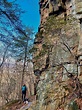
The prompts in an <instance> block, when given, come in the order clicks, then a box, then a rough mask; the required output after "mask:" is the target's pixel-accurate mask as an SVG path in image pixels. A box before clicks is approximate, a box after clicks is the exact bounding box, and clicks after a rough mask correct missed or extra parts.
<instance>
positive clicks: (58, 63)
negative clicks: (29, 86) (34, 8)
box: [32, 0, 82, 110]
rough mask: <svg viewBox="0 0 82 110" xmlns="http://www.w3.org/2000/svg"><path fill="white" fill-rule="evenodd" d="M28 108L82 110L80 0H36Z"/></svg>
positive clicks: (81, 4)
mask: <svg viewBox="0 0 82 110" xmlns="http://www.w3.org/2000/svg"><path fill="white" fill-rule="evenodd" d="M39 4H40V14H41V23H40V27H39V31H38V33H37V34H36V39H35V43H34V47H33V50H34V60H33V63H34V72H35V75H37V77H39V78H40V79H39V81H38V84H37V91H36V96H37V97H36V98H37V102H36V106H35V107H33V109H32V110H82V1H81V0H40V2H39Z"/></svg>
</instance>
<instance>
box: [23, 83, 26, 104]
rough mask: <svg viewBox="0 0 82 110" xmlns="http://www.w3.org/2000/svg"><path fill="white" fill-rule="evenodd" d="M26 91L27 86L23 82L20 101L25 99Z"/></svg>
mask: <svg viewBox="0 0 82 110" xmlns="http://www.w3.org/2000/svg"><path fill="white" fill-rule="evenodd" d="M26 91H27V87H26V85H25V84H23V86H22V101H23V102H24V101H25V99H26Z"/></svg>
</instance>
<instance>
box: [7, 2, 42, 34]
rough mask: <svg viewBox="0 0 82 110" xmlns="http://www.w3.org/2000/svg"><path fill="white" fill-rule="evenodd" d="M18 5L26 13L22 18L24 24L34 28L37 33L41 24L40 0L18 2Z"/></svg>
mask: <svg viewBox="0 0 82 110" xmlns="http://www.w3.org/2000/svg"><path fill="white" fill-rule="evenodd" d="M8 1H13V0H8ZM16 3H18V4H19V5H20V7H21V8H22V9H23V10H24V11H25V13H24V14H23V15H22V17H21V20H22V22H23V24H25V25H26V26H29V27H32V28H34V31H35V32H37V31H38V27H39V24H40V15H39V0H17V2H16Z"/></svg>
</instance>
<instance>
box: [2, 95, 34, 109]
mask: <svg viewBox="0 0 82 110" xmlns="http://www.w3.org/2000/svg"><path fill="white" fill-rule="evenodd" d="M35 97H36V96H31V97H29V101H28V103H24V102H21V101H16V102H14V103H10V104H7V105H5V106H4V107H2V108H0V110H26V109H28V108H29V107H30V106H31V105H32V103H33V101H35Z"/></svg>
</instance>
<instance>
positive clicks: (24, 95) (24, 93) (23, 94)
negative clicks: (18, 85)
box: [22, 91, 26, 101]
mask: <svg viewBox="0 0 82 110" xmlns="http://www.w3.org/2000/svg"><path fill="white" fill-rule="evenodd" d="M25 98H26V91H22V101H25Z"/></svg>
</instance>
